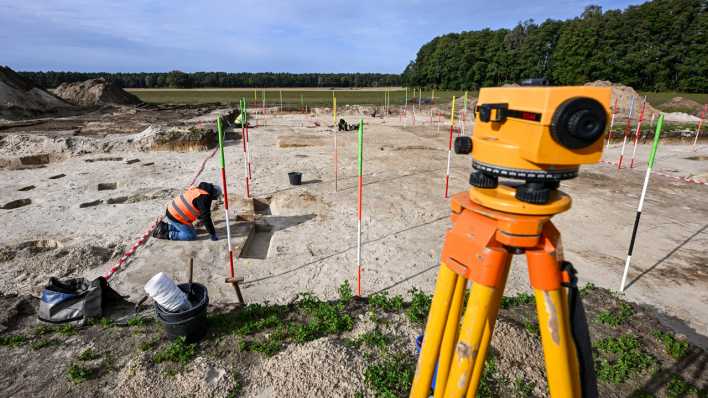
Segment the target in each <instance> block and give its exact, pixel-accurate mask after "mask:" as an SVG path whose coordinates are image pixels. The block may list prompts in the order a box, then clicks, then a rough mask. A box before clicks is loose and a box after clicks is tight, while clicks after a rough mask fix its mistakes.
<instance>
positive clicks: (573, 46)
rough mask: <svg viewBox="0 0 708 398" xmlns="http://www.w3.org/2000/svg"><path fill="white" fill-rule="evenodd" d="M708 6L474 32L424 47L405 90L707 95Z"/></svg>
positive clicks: (644, 8)
mask: <svg viewBox="0 0 708 398" xmlns="http://www.w3.org/2000/svg"><path fill="white" fill-rule="evenodd" d="M707 8H708V1H706V0H654V1H650V2H647V3H644V4H641V5H638V6H630V7H629V8H627V9H626V10H624V11H620V10H611V11H605V12H603V10H602V8H601V7H599V6H588V7H587V8H586V9H585V11H584V12H583V13H582V15H581V16H579V17H577V18H575V19H571V20H567V21H554V20H546V21H545V22H543V23H541V24H537V23H535V22H534V21H533V20H529V21H525V22H522V23H519V24H518V25H517V26H516V27H514V28H513V29H499V30H490V29H484V30H479V31H469V32H462V33H451V34H447V35H444V36H440V37H436V38H435V39H433V40H432V41H430V42H429V43H427V44H425V45H423V46H422V47H421V48H420V50H419V51H418V54H417V57H416V60H415V62H411V63H410V64H409V65H408V67H406V69H405V71H404V72H403V76H402V82H403V84H404V85H407V86H428V87H430V86H433V87H438V88H444V89H476V88H479V87H482V86H496V85H500V84H504V83H512V82H518V81H519V80H522V79H525V78H533V77H545V78H547V79H548V80H550V82H551V83H552V84H557V85H565V84H579V83H585V82H587V81H593V80H610V81H613V82H621V83H623V84H627V85H631V86H633V87H634V88H636V89H643V90H656V91H663V90H677V91H685V92H708V12H707Z"/></svg>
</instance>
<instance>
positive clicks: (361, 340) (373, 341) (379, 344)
mask: <svg viewBox="0 0 708 398" xmlns="http://www.w3.org/2000/svg"><path fill="white" fill-rule="evenodd" d="M391 342H392V338H391V337H390V336H388V335H385V334H383V333H381V331H380V330H378V329H374V330H372V331H369V332H366V333H364V334H362V335H361V336H359V337H358V338H357V340H356V343H357V345H359V344H364V345H366V346H368V347H371V348H378V349H381V350H383V349H385V348H386V346H388V345H389V344H390V343H391Z"/></svg>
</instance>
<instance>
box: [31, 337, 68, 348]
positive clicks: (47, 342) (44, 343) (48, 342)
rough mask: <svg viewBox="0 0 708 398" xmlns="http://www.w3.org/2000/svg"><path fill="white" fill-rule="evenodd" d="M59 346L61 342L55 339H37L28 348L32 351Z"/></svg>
mask: <svg viewBox="0 0 708 398" xmlns="http://www.w3.org/2000/svg"><path fill="white" fill-rule="evenodd" d="M59 344H61V341H59V340H56V339H39V340H35V341H33V342H32V343H31V344H30V347H31V348H32V349H33V350H40V349H42V348H44V347H51V346H58V345H59Z"/></svg>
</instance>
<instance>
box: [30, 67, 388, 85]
mask: <svg viewBox="0 0 708 398" xmlns="http://www.w3.org/2000/svg"><path fill="white" fill-rule="evenodd" d="M18 73H19V74H20V75H22V76H24V77H25V78H28V79H30V80H32V81H33V82H34V84H36V85H38V86H40V87H43V88H54V87H56V86H58V85H60V84H61V83H73V82H80V81H84V80H88V79H94V78H97V77H103V78H106V79H107V80H112V81H115V82H116V83H118V84H119V85H121V86H122V87H125V88H158V87H172V88H192V87H377V86H399V85H400V84H401V76H400V75H397V74H382V73H226V72H196V73H184V72H180V71H172V72H168V73H101V72H98V73H80V72H18Z"/></svg>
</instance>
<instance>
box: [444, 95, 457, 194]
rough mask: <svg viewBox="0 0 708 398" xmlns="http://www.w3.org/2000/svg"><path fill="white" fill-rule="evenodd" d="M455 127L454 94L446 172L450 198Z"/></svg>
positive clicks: (446, 189)
mask: <svg viewBox="0 0 708 398" xmlns="http://www.w3.org/2000/svg"><path fill="white" fill-rule="evenodd" d="M454 128H455V96H452V112H450V140H449V141H448V143H447V171H446V172H445V199H447V198H448V188H449V186H450V163H451V162H452V130H453V129H454Z"/></svg>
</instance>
